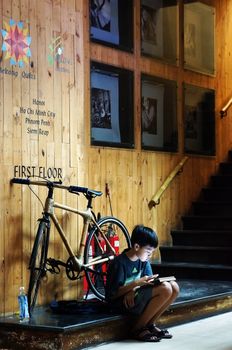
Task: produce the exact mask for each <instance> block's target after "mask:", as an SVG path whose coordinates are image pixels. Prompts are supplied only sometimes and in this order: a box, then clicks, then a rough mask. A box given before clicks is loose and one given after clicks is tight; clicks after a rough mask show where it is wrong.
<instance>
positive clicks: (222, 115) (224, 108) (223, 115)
mask: <svg viewBox="0 0 232 350" xmlns="http://www.w3.org/2000/svg"><path fill="white" fill-rule="evenodd" d="M231 105H232V97H231V98H230V99H229V101H228V102H227V104H225V106H224V107H223V108H222V109H221V110H220V114H221V118H224V117H226V116H227V111H228V109H229V107H230V106H231Z"/></svg>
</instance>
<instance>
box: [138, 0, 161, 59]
mask: <svg viewBox="0 0 232 350" xmlns="http://www.w3.org/2000/svg"><path fill="white" fill-rule="evenodd" d="M162 4H163V1H162V0H157V1H152V0H143V1H142V4H141V39H142V43H141V49H142V52H144V53H147V54H150V55H151V56H157V57H162V56H163V12H162Z"/></svg>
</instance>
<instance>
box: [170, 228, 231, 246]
mask: <svg viewBox="0 0 232 350" xmlns="http://www.w3.org/2000/svg"><path fill="white" fill-rule="evenodd" d="M171 236H172V242H173V245H195V246H209V247H232V230H231V231H225V230H172V231H171Z"/></svg>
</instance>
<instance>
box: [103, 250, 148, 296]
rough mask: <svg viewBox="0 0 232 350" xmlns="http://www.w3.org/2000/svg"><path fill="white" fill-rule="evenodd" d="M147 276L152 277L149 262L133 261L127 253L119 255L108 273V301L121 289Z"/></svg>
mask: <svg viewBox="0 0 232 350" xmlns="http://www.w3.org/2000/svg"><path fill="white" fill-rule="evenodd" d="M146 275H147V276H151V275H152V268H151V264H150V262H149V261H145V262H142V261H141V260H140V259H138V260H136V261H131V260H130V259H129V258H128V256H127V255H126V251H125V252H123V253H122V254H120V255H118V256H117V257H115V258H114V260H113V261H112V262H111V264H110V266H109V268H108V271H107V282H106V300H108V301H110V300H112V298H113V297H114V296H115V294H116V293H117V291H118V288H119V287H121V286H124V285H127V284H129V283H131V282H133V281H134V280H137V279H138V278H140V277H143V276H146Z"/></svg>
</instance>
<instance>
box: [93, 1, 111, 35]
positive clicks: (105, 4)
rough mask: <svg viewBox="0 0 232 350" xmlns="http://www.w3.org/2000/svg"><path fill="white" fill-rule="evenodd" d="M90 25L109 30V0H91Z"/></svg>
mask: <svg viewBox="0 0 232 350" xmlns="http://www.w3.org/2000/svg"><path fill="white" fill-rule="evenodd" d="M90 14H91V18H90V20H91V26H92V27H96V28H98V29H101V30H105V31H108V32H110V31H111V28H110V23H111V7H110V0H91V6H90Z"/></svg>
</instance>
